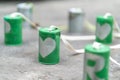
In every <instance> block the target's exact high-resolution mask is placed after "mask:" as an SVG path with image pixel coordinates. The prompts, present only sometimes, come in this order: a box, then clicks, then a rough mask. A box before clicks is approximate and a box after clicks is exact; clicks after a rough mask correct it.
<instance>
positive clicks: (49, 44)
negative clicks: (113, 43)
mask: <svg viewBox="0 0 120 80" xmlns="http://www.w3.org/2000/svg"><path fill="white" fill-rule="evenodd" d="M39 46H40V47H39V52H40V54H41V56H42V57H43V58H45V57H46V56H48V55H49V54H50V53H51V52H52V51H53V50H54V49H55V47H56V42H55V40H54V39H52V38H46V39H45V40H44V41H43V40H42V38H41V37H40V38H39Z"/></svg>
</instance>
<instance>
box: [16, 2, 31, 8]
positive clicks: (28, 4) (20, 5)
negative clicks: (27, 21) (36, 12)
mask: <svg viewBox="0 0 120 80" xmlns="http://www.w3.org/2000/svg"><path fill="white" fill-rule="evenodd" d="M17 7H18V8H23V9H30V8H32V7H33V4H32V3H20V4H18V5H17Z"/></svg>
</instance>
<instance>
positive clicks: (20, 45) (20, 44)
mask: <svg viewBox="0 0 120 80" xmlns="http://www.w3.org/2000/svg"><path fill="white" fill-rule="evenodd" d="M4 44H5V45H7V46H21V45H22V44H23V43H19V44H9V43H4Z"/></svg>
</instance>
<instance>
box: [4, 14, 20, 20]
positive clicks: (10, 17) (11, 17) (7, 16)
mask: <svg viewBox="0 0 120 80" xmlns="http://www.w3.org/2000/svg"><path fill="white" fill-rule="evenodd" d="M4 18H5V19H22V17H21V16H20V15H17V16H15V17H13V16H11V15H6V16H4Z"/></svg>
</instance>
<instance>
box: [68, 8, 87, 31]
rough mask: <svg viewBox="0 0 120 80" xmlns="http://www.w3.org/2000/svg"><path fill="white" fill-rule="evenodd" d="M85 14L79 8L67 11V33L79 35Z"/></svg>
mask: <svg viewBox="0 0 120 80" xmlns="http://www.w3.org/2000/svg"><path fill="white" fill-rule="evenodd" d="M84 16H85V13H84V12H83V10H81V9H79V8H71V9H70V10H69V32H70V33H81V31H82V30H83V27H84Z"/></svg>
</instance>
